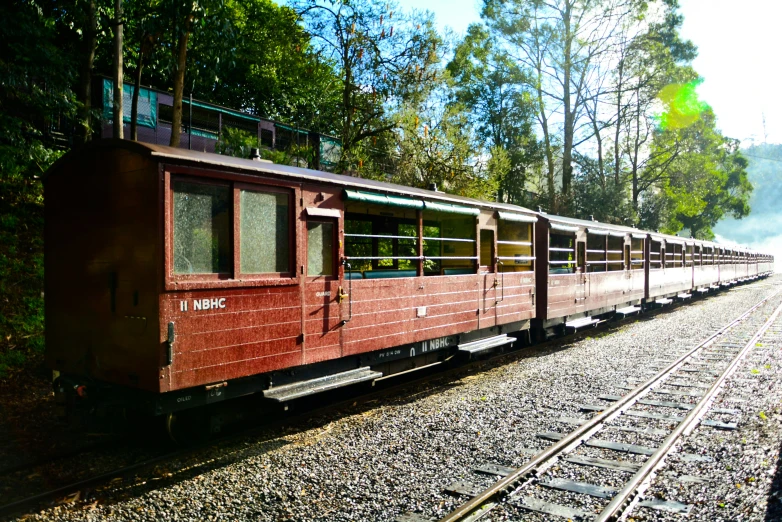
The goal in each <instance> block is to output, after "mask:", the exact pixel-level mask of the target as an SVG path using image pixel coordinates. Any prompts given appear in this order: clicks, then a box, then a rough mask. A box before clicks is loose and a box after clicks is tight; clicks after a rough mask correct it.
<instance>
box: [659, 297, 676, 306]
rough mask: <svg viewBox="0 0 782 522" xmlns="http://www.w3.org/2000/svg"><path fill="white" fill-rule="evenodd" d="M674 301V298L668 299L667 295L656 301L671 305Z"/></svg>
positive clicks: (660, 303)
mask: <svg viewBox="0 0 782 522" xmlns="http://www.w3.org/2000/svg"><path fill="white" fill-rule="evenodd" d="M672 302H673V299H668V298H667V297H663V298H661V299H658V300H656V301H655V303H657V304H658V305H669V304H671V303H672Z"/></svg>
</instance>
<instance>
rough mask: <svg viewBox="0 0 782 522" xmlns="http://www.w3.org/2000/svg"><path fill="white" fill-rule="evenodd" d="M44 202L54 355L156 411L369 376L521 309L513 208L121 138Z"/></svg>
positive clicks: (467, 337) (81, 160)
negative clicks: (142, 396) (132, 392)
mask: <svg viewBox="0 0 782 522" xmlns="http://www.w3.org/2000/svg"><path fill="white" fill-rule="evenodd" d="M45 198H46V210H45V212H46V229H45V236H46V242H45V249H46V252H45V255H46V258H45V259H46V272H45V273H46V276H45V278H46V283H45V284H46V321H47V329H46V346H47V354H46V358H47V362H48V364H49V366H50V367H51V368H52V369H54V370H57V371H59V372H62V374H63V378H67V379H72V380H73V381H74V383H76V384H78V383H83V384H87V383H88V382H89V383H93V384H94V385H95V386H98V385H99V386H101V387H104V385H105V384H108V385H111V386H110V388H111V389H112V390H121V391H123V392H124V391H127V390H138V391H142V392H147V395H146V396H145V397H146V399H147V400H148V402H149V404H150V405H151V407H152V408H153V409H154V411H155V412H157V413H163V412H166V411H173V410H176V409H183V408H186V407H189V406H194V405H198V404H203V403H208V402H212V401H216V400H222V399H225V398H228V397H233V396H239V395H244V394H247V393H253V392H258V391H262V392H263V393H264V395H266V396H267V397H269V398H271V399H275V400H279V401H285V400H289V399H292V398H295V397H298V396H301V395H306V394H309V393H312V392H314V391H318V390H321V389H325V388H333V387H336V386H339V385H346V384H349V383H352V382H357V381H364V380H372V379H375V378H378V377H380V376H381V375H383V374H388V373H394V372H399V371H405V370H408V369H412V368H413V367H416V366H422V365H426V364H431V363H433V362H437V361H440V360H442V359H444V358H445V357H446V356H448V354H454V353H455V352H456V351H463V352H468V353H472V352H475V351H480V350H484V349H490V348H493V347H498V346H502V345H507V344H510V343H511V342H512V341H513V338H512V337H508V336H507V333H508V332H515V331H519V330H523V329H525V328H528V327H529V322H530V319H532V318H533V317H534V312H535V310H534V300H535V297H536V296H535V281H534V276H533V274H534V272H533V270H534V265H535V253H534V249H533V244H534V230H533V225H534V222H535V221H536V218H535V215H534V213H532V212H529V211H526V210H525V209H521V208H519V207H514V206H510V205H502V204H491V203H486V202H479V201H476V200H471V199H468V198H460V197H457V196H450V195H447V194H443V193H439V192H436V191H426V190H419V189H414V188H407V187H401V186H396V185H391V184H387V183H381V182H373V181H368V180H362V179H359V178H352V177H347V176H339V175H334V174H329V173H324V172H318V171H310V170H306V169H299V168H295V167H288V166H281V165H274V164H271V163H269V162H262V161H253V160H249V159H239V158H232V157H226V156H219V155H214V154H207V153H201V152H195V151H185V150H180V149H172V148H168V147H162V146H155V145H144V144H139V143H134V142H129V141H119V140H101V141H98V142H96V143H94V144H92V145H89V146H88V147H85V148H84V149H81V150H80V151H75V152H72V153H69V154H68V155H66V156H65V157H64V158H62V159H61V160H60V161H59V162H58V163H57V164H56V165H55V166H54V167H53V168H52V169H51V170H50V171H49V172H48V174H47V177H46V180H45ZM292 368H296V369H297V370H296V371H295V372H291V371H287V370H290V369H292ZM133 397H135V398H137V397H138V394H136V395H133Z"/></svg>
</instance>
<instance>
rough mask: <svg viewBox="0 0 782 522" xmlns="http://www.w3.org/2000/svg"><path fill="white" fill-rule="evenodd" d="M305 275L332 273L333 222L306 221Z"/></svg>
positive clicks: (326, 274)
mask: <svg viewBox="0 0 782 522" xmlns="http://www.w3.org/2000/svg"><path fill="white" fill-rule="evenodd" d="M307 275H308V276H310V277H314V276H333V275H334V223H332V222H324V221H308V222H307Z"/></svg>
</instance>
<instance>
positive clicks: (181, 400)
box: [176, 395, 193, 402]
mask: <svg viewBox="0 0 782 522" xmlns="http://www.w3.org/2000/svg"><path fill="white" fill-rule="evenodd" d="M192 398H193V396H192V395H185V396H184V397H177V398H176V401H177V402H187V401H189V400H190V399H192Z"/></svg>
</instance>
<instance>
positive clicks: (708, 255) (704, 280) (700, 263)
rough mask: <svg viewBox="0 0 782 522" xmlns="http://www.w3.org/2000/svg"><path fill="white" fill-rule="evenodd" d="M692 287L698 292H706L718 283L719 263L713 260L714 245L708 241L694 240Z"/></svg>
mask: <svg viewBox="0 0 782 522" xmlns="http://www.w3.org/2000/svg"><path fill="white" fill-rule="evenodd" d="M694 248H695V254H694V260H695V262H694V264H693V274H692V288H693V290H694V291H696V292H699V293H705V292H708V291H709V290H711V289H714V288H716V287H717V285H719V282H720V271H719V265H717V263H716V261H715V254H714V251H715V245H714V243H710V242H708V241H695V245H694Z"/></svg>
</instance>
